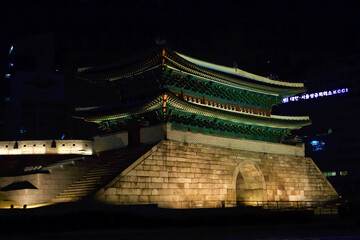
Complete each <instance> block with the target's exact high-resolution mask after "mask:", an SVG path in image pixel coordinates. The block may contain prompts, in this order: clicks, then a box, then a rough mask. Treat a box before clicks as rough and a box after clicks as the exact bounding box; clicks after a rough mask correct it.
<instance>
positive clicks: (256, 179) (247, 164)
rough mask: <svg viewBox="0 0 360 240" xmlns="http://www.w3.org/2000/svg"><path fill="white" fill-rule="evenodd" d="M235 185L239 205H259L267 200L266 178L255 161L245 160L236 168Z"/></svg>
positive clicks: (235, 196) (235, 195)
mask: <svg viewBox="0 0 360 240" xmlns="http://www.w3.org/2000/svg"><path fill="white" fill-rule="evenodd" d="M233 186H234V189H235V191H234V192H235V194H234V199H235V200H236V203H237V205H238V206H242V205H250V206H254V205H255V206H257V205H262V204H263V203H264V201H267V197H266V184H265V179H264V176H263V174H262V171H261V169H260V168H259V166H257V164H256V163H254V162H251V161H244V162H241V163H240V164H239V165H238V166H237V167H236V168H235V171H234V175H233Z"/></svg>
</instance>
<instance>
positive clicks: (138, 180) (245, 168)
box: [97, 141, 337, 208]
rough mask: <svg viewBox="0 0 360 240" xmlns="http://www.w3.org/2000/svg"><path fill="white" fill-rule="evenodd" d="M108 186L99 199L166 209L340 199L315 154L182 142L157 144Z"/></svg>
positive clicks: (294, 203) (99, 193) (294, 204)
mask: <svg viewBox="0 0 360 240" xmlns="http://www.w3.org/2000/svg"><path fill="white" fill-rule="evenodd" d="M284 147H285V148H286V146H284ZM105 189H106V190H104V191H100V192H98V194H97V199H98V200H101V201H104V202H107V203H112V204H158V205H159V206H160V207H165V208H202V207H221V206H222V204H225V206H226V207H234V206H236V204H237V203H238V204H243V205H266V203H265V202H267V201H268V202H269V203H270V204H271V203H272V204H276V203H275V202H273V201H285V202H288V201H290V202H293V206H296V204H298V203H297V201H327V200H331V199H336V198H337V193H336V191H335V190H334V189H333V188H332V186H331V185H330V184H329V182H328V181H327V180H326V179H325V177H324V176H323V175H322V173H321V172H320V171H319V169H318V168H317V167H316V165H315V164H314V162H313V161H312V160H311V159H310V158H306V157H299V156H292V155H282V154H270V153H259V152H253V151H242V150H234V149H229V148H219V147H212V146H205V145H200V144H187V143H180V142H176V141H163V142H161V143H160V144H158V145H156V146H155V147H154V148H153V149H152V150H151V151H150V152H149V153H148V154H147V156H145V157H142V158H140V159H138V160H137V161H136V162H135V163H134V164H132V165H131V166H130V167H129V168H128V169H127V170H125V171H124V172H123V173H122V174H121V175H120V176H118V179H115V180H114V181H112V182H111V183H110V184H108V185H107V187H106V188H105ZM280 204H281V203H280ZM309 204H312V203H309Z"/></svg>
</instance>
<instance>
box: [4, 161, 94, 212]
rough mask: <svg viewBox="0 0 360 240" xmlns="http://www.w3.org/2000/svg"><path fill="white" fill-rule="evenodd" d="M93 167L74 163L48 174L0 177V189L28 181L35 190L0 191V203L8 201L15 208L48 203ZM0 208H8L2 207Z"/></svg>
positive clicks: (57, 168)
mask: <svg viewBox="0 0 360 240" xmlns="http://www.w3.org/2000/svg"><path fill="white" fill-rule="evenodd" d="M92 166H94V165H93V164H92V163H89V162H82V161H76V162H75V163H74V165H73V164H70V165H63V166H58V167H56V168H53V169H51V170H50V173H49V174H47V173H36V174H30V175H23V176H14V177H1V178H0V189H1V188H3V187H5V186H8V185H9V184H11V183H15V182H23V181H28V182H30V183H31V184H32V185H34V186H35V187H36V188H37V189H20V190H11V191H1V195H0V201H4V202H6V201H8V202H9V204H15V205H16V206H20V207H21V206H23V205H25V204H26V205H28V206H30V205H33V204H42V203H49V202H50V201H51V200H52V199H53V198H54V197H55V196H56V195H58V194H59V193H60V192H62V191H63V190H65V189H66V188H67V187H68V186H69V185H70V184H72V183H73V182H74V181H76V180H78V179H80V178H81V176H83V175H84V174H85V172H86V171H87V170H88V169H89V168H91V167H92ZM2 207H5V208H6V207H10V205H9V206H2Z"/></svg>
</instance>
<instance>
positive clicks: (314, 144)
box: [310, 140, 325, 152]
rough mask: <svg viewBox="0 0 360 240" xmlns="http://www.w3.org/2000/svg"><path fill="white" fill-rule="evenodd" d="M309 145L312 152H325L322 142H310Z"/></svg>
mask: <svg viewBox="0 0 360 240" xmlns="http://www.w3.org/2000/svg"><path fill="white" fill-rule="evenodd" d="M310 144H311V146H312V147H313V149H312V150H313V152H316V151H323V150H325V143H324V142H323V141H317V140H312V141H311V142H310Z"/></svg>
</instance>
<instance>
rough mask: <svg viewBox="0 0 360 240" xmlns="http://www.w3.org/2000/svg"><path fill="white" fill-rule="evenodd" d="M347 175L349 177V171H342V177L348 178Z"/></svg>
mask: <svg viewBox="0 0 360 240" xmlns="http://www.w3.org/2000/svg"><path fill="white" fill-rule="evenodd" d="M346 175H348V172H347V171H340V176H346Z"/></svg>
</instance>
